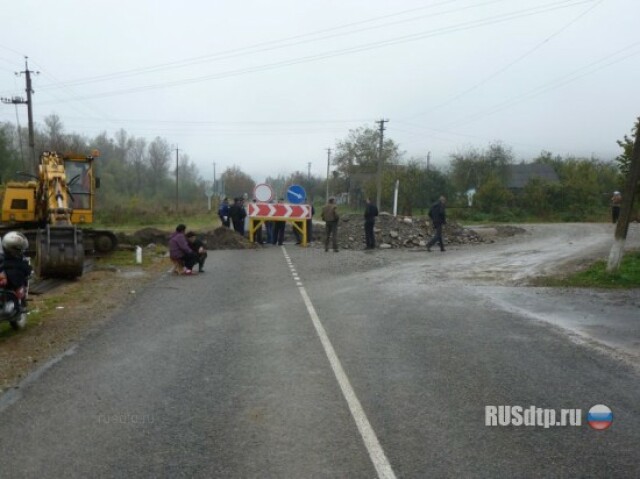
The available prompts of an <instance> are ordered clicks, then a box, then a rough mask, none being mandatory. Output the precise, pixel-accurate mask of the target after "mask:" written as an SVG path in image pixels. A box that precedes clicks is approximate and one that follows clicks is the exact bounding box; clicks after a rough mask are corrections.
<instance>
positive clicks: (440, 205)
mask: <svg viewBox="0 0 640 479" xmlns="http://www.w3.org/2000/svg"><path fill="white" fill-rule="evenodd" d="M446 202H447V199H446V198H445V197H444V196H441V197H440V200H438V201H437V202H436V203H434V204H433V205H432V206H431V208H430V209H429V218H431V221H432V222H433V229H434V230H435V234H434V236H433V238H431V240H430V241H429V242H428V243H427V251H431V247H432V246H433V245H434V244H436V243H438V244H439V245H440V251H444V243H443V242H442V227H443V226H444V225H446V224H447V214H446V211H445V203H446Z"/></svg>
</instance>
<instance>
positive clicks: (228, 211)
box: [218, 198, 315, 246]
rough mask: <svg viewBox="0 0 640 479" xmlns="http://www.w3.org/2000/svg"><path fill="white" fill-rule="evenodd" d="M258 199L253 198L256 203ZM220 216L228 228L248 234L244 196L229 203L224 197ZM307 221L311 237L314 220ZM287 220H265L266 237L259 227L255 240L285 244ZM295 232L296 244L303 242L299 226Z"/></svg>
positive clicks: (308, 232)
mask: <svg viewBox="0 0 640 479" xmlns="http://www.w3.org/2000/svg"><path fill="white" fill-rule="evenodd" d="M256 201H257V200H255V199H254V200H253V202H254V203H256ZM278 203H284V198H280V199H279V200H278ZM313 214H315V209H314V208H313V205H312V206H311V215H312V216H313ZM218 217H219V218H220V222H221V223H222V225H223V226H225V227H226V228H232V227H233V229H234V231H236V232H237V233H238V234H240V235H241V236H245V234H246V231H245V230H246V227H245V224H246V218H247V212H246V209H245V206H244V199H243V198H234V201H233V204H232V205H229V199H228V198H224V199H223V200H222V203H221V204H220V207H219V208H218ZM304 221H306V223H307V225H306V226H307V238H311V237H312V234H313V222H312V220H311V218H309V219H307V220H304ZM286 223H287V222H286V221H284V220H275V221H265V223H264V224H265V230H266V239H265V238H264V235H263V232H262V228H258V229H257V231H256V232H255V236H254V242H256V243H258V244H272V245H279V246H282V245H283V244H284V234H285V227H286ZM297 223H298V226H299V227H301V226H302V225H301V223H302V221H298V222H297ZM293 234H294V236H295V238H296V244H300V243H302V235H301V234H300V231H299V230H298V229H297V228H293Z"/></svg>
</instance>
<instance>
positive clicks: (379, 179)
mask: <svg viewBox="0 0 640 479" xmlns="http://www.w3.org/2000/svg"><path fill="white" fill-rule="evenodd" d="M388 121H389V120H385V119H382V120H379V121H376V123H378V124H380V129H379V131H380V145H379V146H378V174H377V177H376V206H377V207H378V210H380V201H381V199H382V145H383V143H384V130H385V128H384V124H385V123H387V122H388Z"/></svg>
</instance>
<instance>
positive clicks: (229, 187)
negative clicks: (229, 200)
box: [222, 166, 256, 196]
mask: <svg viewBox="0 0 640 479" xmlns="http://www.w3.org/2000/svg"><path fill="white" fill-rule="evenodd" d="M222 181H223V182H224V188H225V192H226V193H227V195H230V196H242V195H244V194H245V193H246V194H247V195H251V194H252V193H253V189H254V188H255V186H256V183H255V181H253V178H251V176H249V175H248V174H246V173H245V172H243V171H242V170H241V169H240V168H239V167H238V166H232V167H230V168H227V169H226V170H225V171H224V173H222Z"/></svg>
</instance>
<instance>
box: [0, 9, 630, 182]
mask: <svg viewBox="0 0 640 479" xmlns="http://www.w3.org/2000/svg"><path fill="white" fill-rule="evenodd" d="M2 16H3V23H2V29H1V30H0V96H3V97H6V96H12V95H23V96H24V78H22V77H16V76H15V75H14V74H13V72H14V71H19V70H24V60H23V56H24V55H27V56H28V57H29V66H30V67H31V69H33V70H39V71H40V75H38V76H36V77H34V79H33V87H34V90H35V91H36V93H35V96H34V115H35V120H36V122H37V123H39V124H42V120H43V118H44V117H45V116H47V115H50V114H52V113H55V114H57V115H59V116H60V118H61V120H62V122H63V124H64V126H65V130H66V131H67V132H78V133H83V134H86V135H89V136H91V137H93V136H95V135H97V134H98V133H100V132H102V131H106V132H107V133H108V134H109V135H113V133H114V132H115V131H116V130H118V129H120V128H124V129H125V130H126V131H127V132H128V133H129V134H130V135H134V136H137V137H145V138H148V139H149V140H152V139H153V138H154V137H156V136H161V137H163V138H165V139H166V140H167V141H168V142H170V143H171V144H173V145H175V144H177V145H178V146H179V148H180V150H181V151H182V152H184V153H185V154H188V155H189V157H190V158H191V160H192V161H193V162H195V163H196V164H197V165H198V167H199V169H200V172H201V174H202V176H203V177H205V178H207V179H211V178H212V176H213V163H214V162H215V163H216V169H217V173H218V175H219V174H220V173H221V172H222V171H223V170H224V168H226V167H228V166H232V165H237V166H239V167H241V168H242V169H243V170H244V171H246V172H247V173H249V174H251V175H252V176H253V177H254V179H256V180H258V181H261V180H263V179H264V178H265V176H267V175H276V174H288V173H290V172H293V171H295V170H300V171H304V172H306V171H307V165H308V163H309V162H311V172H312V174H316V175H321V176H324V175H325V174H326V158H327V152H326V148H329V147H331V148H333V147H334V146H335V143H336V141H338V140H340V139H343V138H345V137H346V135H347V134H348V132H349V129H352V128H357V127H360V126H364V125H367V126H371V127H373V128H375V127H376V126H377V125H376V124H375V121H376V120H379V119H380V118H385V119H388V120H389V123H387V124H386V127H387V130H386V131H385V135H388V137H389V138H392V139H393V140H394V141H395V142H397V143H398V144H399V145H400V148H401V150H403V151H406V157H407V158H410V157H416V158H421V159H424V158H426V156H427V153H428V152H431V158H432V162H433V163H434V164H437V165H442V166H444V165H446V164H447V163H448V161H449V158H448V157H449V155H450V154H451V153H452V152H456V151H460V150H465V149H467V148H469V147H477V148H484V147H486V146H487V145H488V144H489V143H490V142H492V141H502V142H503V143H504V144H506V145H508V146H511V147H512V148H513V151H514V153H515V154H516V158H517V159H518V160H528V159H531V158H532V157H534V156H536V155H537V154H538V153H539V152H540V151H541V150H548V151H551V152H553V153H554V154H560V155H563V156H564V155H570V154H572V155H581V156H591V155H595V156H598V157H600V158H604V159H611V158H613V157H615V156H616V155H617V154H618V152H619V148H618V147H617V145H616V140H617V139H620V138H622V136H623V135H624V134H628V133H629V132H630V130H631V128H632V126H633V123H634V121H635V118H636V117H637V116H638V115H640V101H639V99H640V89H639V87H638V85H640V67H639V62H640V28H639V27H638V22H639V20H640V1H638V0H422V1H419V0H402V1H389V0H387V1H382V0H366V1H364V0H324V1H314V2H312V1H310V0H306V1H305V0H269V1H266V0H265V1H257V0H235V1H231V0H209V1H205V0H201V1H191V0H183V1H181V2H176V1H166V0H153V1H152V0H133V1H132V0H126V1H125V0H109V1H97V0H92V1H87V0H57V1H55V2H52V1H47V0H40V1H34V0H7V1H5V2H3V8H2ZM18 111H19V115H20V122H21V124H22V125H23V126H25V125H26V122H27V115H26V108H24V107H19V109H18ZM0 121H9V122H15V121H16V112H15V109H14V107H13V106H10V105H0Z"/></svg>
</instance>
